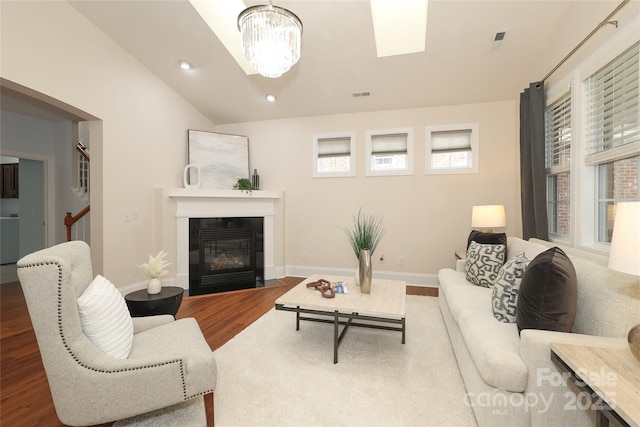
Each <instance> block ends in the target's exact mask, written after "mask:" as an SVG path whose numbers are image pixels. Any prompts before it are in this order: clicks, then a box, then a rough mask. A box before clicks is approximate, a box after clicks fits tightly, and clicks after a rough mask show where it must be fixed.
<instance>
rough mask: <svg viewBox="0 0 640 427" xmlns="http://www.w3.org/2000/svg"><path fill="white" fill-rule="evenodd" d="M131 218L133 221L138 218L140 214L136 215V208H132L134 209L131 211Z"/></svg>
mask: <svg viewBox="0 0 640 427" xmlns="http://www.w3.org/2000/svg"><path fill="white" fill-rule="evenodd" d="M131 218H132V219H133V220H134V221H137V220H139V219H140V216H139V215H138V210H137V209H134V210H132V211H131Z"/></svg>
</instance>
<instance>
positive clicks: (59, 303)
mask: <svg viewBox="0 0 640 427" xmlns="http://www.w3.org/2000/svg"><path fill="white" fill-rule="evenodd" d="M43 265H55V266H57V267H58V333H59V334H60V339H61V340H62V344H63V345H64V347H65V348H66V349H67V352H68V353H69V355H70V356H71V357H72V358H73V360H75V361H76V363H77V364H78V365H80V366H81V367H83V368H85V369H89V370H91V371H94V372H99V373H104V374H111V373H120V372H127V371H137V370H140V369H148V368H154V367H158V366H164V365H170V364H173V363H179V364H180V378H181V380H182V395H183V398H184V400H189V399H192V398H194V397H197V396H201V395H205V394H209V393H212V392H213V390H210V391H207V392H204V393H198V394H195V395H193V396H187V384H186V381H185V378H184V362H183V360H182V359H175V360H170V361H167V362H163V363H156V364H152V365H143V366H136V367H133V368H123V369H115V370H107V369H98V368H95V367H92V366H89V365H87V364H86V363H84V362H82V361H80V360H79V359H78V357H77V356H76V354H75V353H74V352H73V350H71V348H70V347H69V345H68V344H67V339H66V337H65V336H64V332H63V328H62V267H61V266H60V264H59V263H57V262H42V263H36V264H29V265H25V266H21V267H19V268H29V267H39V266H43Z"/></svg>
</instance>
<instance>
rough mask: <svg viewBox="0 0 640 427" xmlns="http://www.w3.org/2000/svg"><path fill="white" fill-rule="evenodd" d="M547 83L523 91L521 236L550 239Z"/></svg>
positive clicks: (538, 83)
mask: <svg viewBox="0 0 640 427" xmlns="http://www.w3.org/2000/svg"><path fill="white" fill-rule="evenodd" d="M544 169H545V168H544V83H542V82H537V83H531V84H530V85H529V88H528V89H525V90H524V92H522V93H521V94H520V191H521V196H520V197H521V202H522V238H523V239H529V238H531V237H536V238H538V239H543V240H549V227H548V220H547V194H546V188H547V185H546V177H545V170H544Z"/></svg>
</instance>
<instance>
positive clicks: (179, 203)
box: [156, 188, 285, 290]
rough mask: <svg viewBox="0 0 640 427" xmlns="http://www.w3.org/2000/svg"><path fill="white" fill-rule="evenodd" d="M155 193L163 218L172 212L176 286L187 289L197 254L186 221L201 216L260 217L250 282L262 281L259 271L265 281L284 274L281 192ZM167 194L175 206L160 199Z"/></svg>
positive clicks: (182, 190) (205, 218)
mask: <svg viewBox="0 0 640 427" xmlns="http://www.w3.org/2000/svg"><path fill="white" fill-rule="evenodd" d="M156 196H157V201H158V206H161V207H162V211H161V213H160V214H161V215H162V216H163V217H164V218H170V217H171V216H175V221H176V237H175V238H176V249H175V250H176V282H175V283H176V286H180V287H182V288H184V289H190V287H191V277H190V276H191V275H192V273H191V265H190V264H191V260H193V259H197V258H198V256H199V255H198V254H197V253H196V252H194V251H193V250H191V247H192V244H191V237H192V236H191V234H192V233H191V232H190V226H189V225H190V224H189V223H190V221H191V220H192V219H200V220H201V223H207V222H208V223H213V222H216V221H218V222H222V221H223V220H224V219H228V218H236V217H237V218H252V221H253V219H255V218H261V219H262V223H263V233H262V234H260V233H257V234H256V244H257V245H262V246H261V247H262V254H261V253H260V249H257V250H256V283H254V285H253V286H260V285H261V282H260V280H261V277H260V275H261V274H262V275H263V279H264V282H265V284H271V283H272V282H275V283H277V280H276V278H278V277H283V276H284V275H285V268H284V266H283V265H282V264H281V262H282V261H281V260H282V259H283V256H284V255H283V248H282V241H283V240H284V234H283V224H282V221H283V220H282V218H283V210H282V209H283V203H284V193H283V192H280V191H263V190H260V191H258V190H254V191H252V192H251V194H247V193H244V192H242V191H237V190H213V189H200V188H198V189H191V188H189V189H186V188H173V189H172V188H167V189H157V190H156ZM167 198H169V199H172V200H174V201H175V205H174V206H175V207H172V206H171V204H168V205H167V204H164V203H161V201H163V200H166V199H167ZM159 235H160V236H161V237H160V241H162V242H165V239H166V237H165V235H163V234H162V233H160V234H159ZM165 246H166V244H165ZM198 273H199V271H198ZM218 289H219V290H220V289H221V288H220V287H218Z"/></svg>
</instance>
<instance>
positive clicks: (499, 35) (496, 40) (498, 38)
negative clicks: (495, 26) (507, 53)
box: [491, 30, 507, 52]
mask: <svg viewBox="0 0 640 427" xmlns="http://www.w3.org/2000/svg"><path fill="white" fill-rule="evenodd" d="M506 35H507V30H502V31H496V33H495V34H494V35H493V40H492V41H491V51H492V52H497V51H499V50H500V48H501V47H502V42H503V40H504V37H505V36H506Z"/></svg>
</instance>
